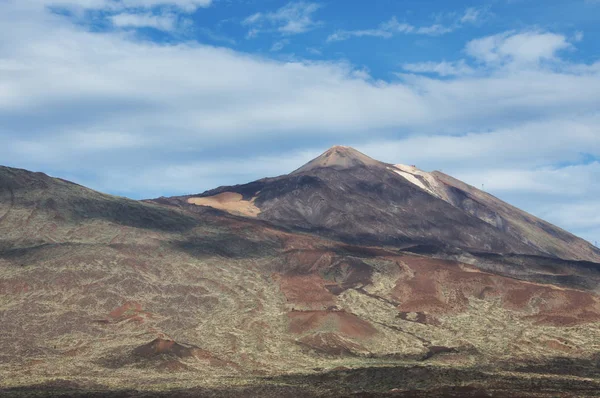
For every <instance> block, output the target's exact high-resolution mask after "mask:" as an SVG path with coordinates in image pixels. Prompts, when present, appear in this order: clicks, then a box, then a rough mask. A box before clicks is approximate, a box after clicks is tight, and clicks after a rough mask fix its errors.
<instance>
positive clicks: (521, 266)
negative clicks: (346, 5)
mask: <svg viewBox="0 0 600 398" xmlns="http://www.w3.org/2000/svg"><path fill="white" fill-rule="evenodd" d="M598 286H600V251H599V250H598V249H597V248H596V247H594V246H593V245H591V244H589V243H588V242H586V241H584V240H582V239H580V238H578V237H576V236H574V235H572V234H570V233H568V232H567V231H564V230H562V229H560V228H559V227H556V226H554V225H551V224H550V223H547V222H545V221H543V220H541V219H538V218H536V217H534V216H532V215H530V214H528V213H526V212H524V211H522V210H519V209H517V208H515V207H514V206H511V205H509V204H507V203H505V202H503V201H502V200H500V199H498V198H496V197H494V196H492V195H490V194H489V193H486V192H483V191H481V190H478V189H476V188H475V187H472V186H470V185H468V184H465V183H463V182H461V181H459V180H456V179H454V178H452V177H450V176H448V175H445V174H443V173H441V172H437V171H434V172H426V171H423V170H420V169H418V168H417V167H415V166H412V165H402V164H388V163H384V162H379V161H377V160H375V159H372V158H370V157H369V156H367V155H365V154H363V153H360V152H359V151H357V150H355V149H353V148H350V147H344V146H335V147H332V148H330V149H329V150H327V151H326V152H325V153H323V154H322V155H321V156H319V157H317V158H316V159H314V160H312V161H310V162H309V163H307V164H305V165H304V166H301V167H300V168H298V169H297V170H295V171H292V172H291V173H290V174H287V175H282V176H278V177H272V178H263V179H261V180H257V181H254V182H249V183H247V184H242V185H236V186H223V187H219V188H216V189H212V190H210V191H206V192H203V193H199V194H192V195H186V196H177V197H168V198H167V197H161V198H158V199H152V200H144V201H134V200H130V199H126V198H121V197H115V196H111V195H106V194H102V193H99V192H96V191H93V190H90V189H88V188H85V187H83V186H80V185H77V184H74V183H71V182H68V181H65V180H62V179H57V178H52V177H49V176H47V175H45V174H42V173H33V172H29V171H26V170H21V169H14V168H8V167H0V341H1V343H2V347H3V348H2V350H1V351H0V380H1V381H0V392H2V394H3V396H4V395H6V396H23V395H27V394H30V395H31V394H43V393H48V392H52V393H57V392H60V393H61V394H63V395H64V394H66V395H68V396H78V395H79V396H89V395H90V394H92V395H93V394H101V395H109V396H110V395H111V394H112V395H114V396H139V395H144V396H150V395H156V396H161V395H164V396H172V395H174V394H175V395H184V396H218V397H220V396H261V397H262V396H273V397H275V396H277V397H285V396H289V397H297V396H306V397H313V396H315V397H317V396H319V397H320V396H327V397H331V396H506V397H509V396H531V397H534V396H535V397H546V396H547V397H550V396H557V395H558V396H563V395H565V394H567V395H569V394H570V395H571V396H596V395H595V394H597V391H600V374H599V370H598V369H599V364H600V348H599V346H598V341H600V296H599V294H600V289H599V288H598ZM361 394H362V395H361Z"/></svg>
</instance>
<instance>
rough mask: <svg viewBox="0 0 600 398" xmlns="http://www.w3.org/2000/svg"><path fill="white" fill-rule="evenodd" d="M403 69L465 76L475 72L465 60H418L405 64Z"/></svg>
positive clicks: (441, 74)
mask: <svg viewBox="0 0 600 398" xmlns="http://www.w3.org/2000/svg"><path fill="white" fill-rule="evenodd" d="M402 69H404V70H405V71H407V72H413V73H435V74H437V75H439V76H465V75H471V74H473V73H475V70H474V69H473V68H472V67H470V66H469V65H467V63H466V62H465V61H464V60H460V61H458V62H446V61H443V62H418V63H413V64H403V65H402Z"/></svg>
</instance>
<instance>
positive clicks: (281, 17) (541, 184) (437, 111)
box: [0, 0, 600, 242]
mask: <svg viewBox="0 0 600 398" xmlns="http://www.w3.org/2000/svg"><path fill="white" fill-rule="evenodd" d="M599 20H600V1H598V0H574V1H558V0H545V1H543V2H542V1H533V0H490V1H477V2H475V1H452V2H449V1H440V0H410V1H398V0H396V1H393V0H378V1H368V2H367V1H350V0H346V1H340V0H338V1H333V0H332V1H323V2H309V1H292V2H290V1H278V0H261V1H258V0H0V164H4V165H9V166H14V167H22V168H27V169H31V170H36V171H44V172H46V173H48V174H51V175H54V176H59V177H63V178H67V179H71V180H73V181H76V182H78V183H81V184H84V185H87V186H90V187H92V188H95V189H99V190H102V191H105V192H109V193H113V194H118V195H123V196H128V197H132V198H148V197H156V196H161V195H165V196H166V195H175V194H183V193H195V192H201V191H203V190H206V189H209V188H213V187H215V186H218V185H225V184H233V183H242V182H246V181H250V180H254V179H256V178H261V177H264V176H272V175H279V174H284V173H287V172H289V171H291V170H294V169H295V168H297V167H298V166H299V165H301V164H303V163H304V162H306V161H308V160H310V159H311V158H312V157H314V156H317V155H318V154H319V153H321V152H323V151H324V150H325V149H327V148H328V147H329V146H331V145H334V144H343V145H351V146H354V147H356V148H358V149H359V150H362V151H363V152H365V153H367V154H369V155H370V156H372V157H374V158H377V159H380V160H383V161H386V162H391V163H405V164H417V165H418V166H420V167H421V168H422V169H425V170H434V169H438V170H439V169H441V170H443V171H444V172H446V173H448V174H451V175H453V176H455V177H457V178H460V179H462V180H464V181H466V182H468V183H471V184H473V185H476V186H481V185H482V184H484V185H485V188H486V190H488V191H490V192H491V193H493V194H495V195H497V196H499V197H500V198H502V199H505V200H507V201H509V202H510V203H513V204H515V205H517V206H519V207H522V208H524V209H526V210H528V211H529V212H531V213H533V214H535V215H538V216H540V217H542V218H545V219H547V220H549V221H551V222H553V223H555V224H557V225H559V226H561V227H563V228H566V229H568V230H570V231H572V232H575V233H577V234H578V235H580V236H583V237H584V238H586V239H588V240H590V241H592V242H593V241H595V240H600V201H598V195H599V194H600V184H598V181H599V180H600V178H599V177H600V44H599V43H600V27H599V26H600V24H598V23H597V21H599Z"/></svg>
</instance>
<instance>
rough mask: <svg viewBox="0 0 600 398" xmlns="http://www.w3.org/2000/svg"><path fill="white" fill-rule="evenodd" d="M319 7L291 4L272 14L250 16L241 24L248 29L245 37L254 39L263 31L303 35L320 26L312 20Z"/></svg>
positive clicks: (304, 3) (317, 5)
mask: <svg viewBox="0 0 600 398" xmlns="http://www.w3.org/2000/svg"><path fill="white" fill-rule="evenodd" d="M320 7H321V6H320V5H319V4H317V3H307V2H303V1H300V2H291V3H288V4H287V5H285V6H283V7H281V8H280V9H278V10H276V11H273V12H266V13H263V12H258V13H255V14H252V15H250V16H248V17H247V18H246V19H244V20H243V22H242V24H243V25H245V26H248V27H249V28H250V29H249V31H248V35H247V37H255V36H256V35H258V34H259V33H260V32H263V31H268V32H278V33H280V34H283V35H294V34H299V33H304V32H307V31H309V30H312V29H314V28H316V27H318V26H320V25H322V22H319V21H315V20H314V19H313V14H314V13H315V12H316V11H317V10H318V9H319V8H320Z"/></svg>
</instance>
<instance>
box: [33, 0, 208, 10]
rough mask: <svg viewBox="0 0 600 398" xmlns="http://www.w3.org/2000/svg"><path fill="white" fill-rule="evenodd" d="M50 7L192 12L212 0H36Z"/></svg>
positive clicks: (205, 5)
mask: <svg viewBox="0 0 600 398" xmlns="http://www.w3.org/2000/svg"><path fill="white" fill-rule="evenodd" d="M38 1H39V2H40V3H41V4H44V5H46V6H52V7H65V8H79V9H96V10H111V11H119V10H123V9H150V8H155V7H171V8H174V9H178V10H180V11H185V12H192V11H195V10H197V9H198V8H205V7H209V6H211V5H212V3H213V0H38Z"/></svg>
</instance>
